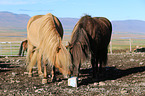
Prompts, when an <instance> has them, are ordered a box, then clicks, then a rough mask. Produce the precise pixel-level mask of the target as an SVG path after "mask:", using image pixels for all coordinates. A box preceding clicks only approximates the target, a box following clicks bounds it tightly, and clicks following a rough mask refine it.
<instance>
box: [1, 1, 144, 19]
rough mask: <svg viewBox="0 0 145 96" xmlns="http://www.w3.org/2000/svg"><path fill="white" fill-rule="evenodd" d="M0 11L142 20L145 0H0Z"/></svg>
mask: <svg viewBox="0 0 145 96" xmlns="http://www.w3.org/2000/svg"><path fill="white" fill-rule="evenodd" d="M0 11H9V12H13V13H16V14H28V15H29V16H34V15H44V14H47V13H52V14H53V15H55V16H57V17H59V18H60V17H70V18H81V17H82V16H84V15H85V14H88V15H91V16H92V17H106V18H108V19H109V20H132V19H133V20H134V19H135V20H144V21H145V0H0Z"/></svg>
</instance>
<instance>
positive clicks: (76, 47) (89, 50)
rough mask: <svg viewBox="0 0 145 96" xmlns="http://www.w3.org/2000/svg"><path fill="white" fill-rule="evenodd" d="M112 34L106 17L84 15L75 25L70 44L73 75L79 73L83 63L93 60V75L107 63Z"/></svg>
mask: <svg viewBox="0 0 145 96" xmlns="http://www.w3.org/2000/svg"><path fill="white" fill-rule="evenodd" d="M111 34H112V25H111V22H110V21H109V20H108V19H106V18H104V17H94V18H92V17H91V16H89V15H86V16H83V17H82V18H81V19H80V20H79V21H78V22H77V24H76V25H75V27H74V29H73V32H72V37H71V41H70V44H69V48H70V53H71V55H72V63H73V65H74V66H73V69H72V74H73V76H77V77H78V75H79V69H80V65H81V63H83V62H85V61H86V60H91V64H92V69H93V77H94V78H96V76H98V75H99V72H100V71H101V69H102V65H106V64H107V53H108V45H109V42H110V38H111Z"/></svg>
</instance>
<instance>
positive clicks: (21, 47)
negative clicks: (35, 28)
mask: <svg viewBox="0 0 145 96" xmlns="http://www.w3.org/2000/svg"><path fill="white" fill-rule="evenodd" d="M22 50H23V42H22V43H21V46H20V49H19V56H21V54H22Z"/></svg>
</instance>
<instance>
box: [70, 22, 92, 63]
mask: <svg viewBox="0 0 145 96" xmlns="http://www.w3.org/2000/svg"><path fill="white" fill-rule="evenodd" d="M76 27H77V28H76ZM76 27H75V28H76V30H74V31H73V36H72V37H71V41H70V43H71V47H70V49H71V50H70V51H71V54H72V62H81V63H83V62H84V61H85V60H86V59H87V58H88V57H89V56H90V55H89V53H90V42H89V38H88V34H87V32H86V31H85V30H84V28H83V26H82V24H79V25H78V26H76ZM73 57H74V58H73ZM75 58H77V59H76V60H73V59H75Z"/></svg>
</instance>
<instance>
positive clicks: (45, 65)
mask: <svg viewBox="0 0 145 96" xmlns="http://www.w3.org/2000/svg"><path fill="white" fill-rule="evenodd" d="M43 64H44V78H43V79H42V84H46V83H47V64H46V60H45V59H44V58H43Z"/></svg>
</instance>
